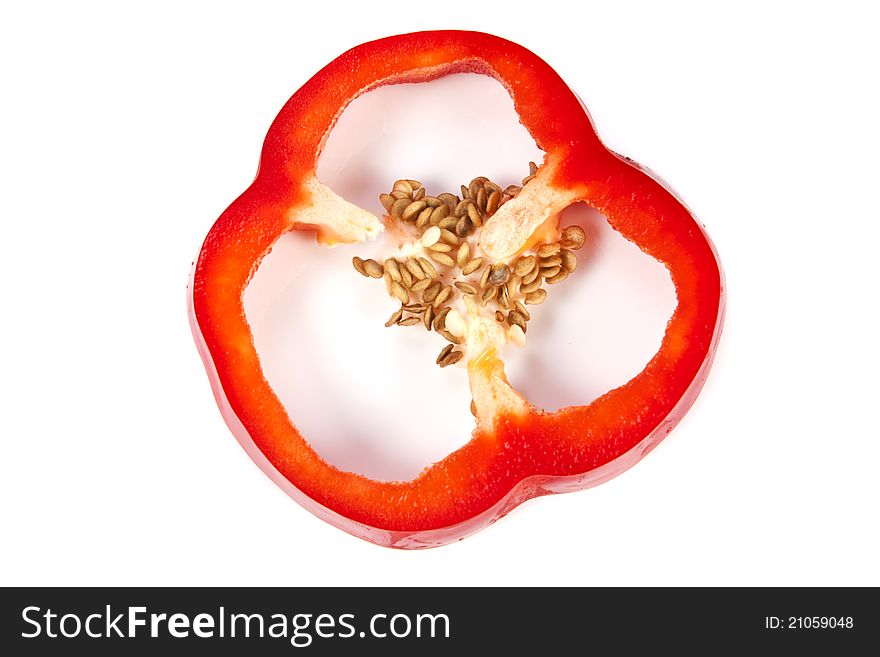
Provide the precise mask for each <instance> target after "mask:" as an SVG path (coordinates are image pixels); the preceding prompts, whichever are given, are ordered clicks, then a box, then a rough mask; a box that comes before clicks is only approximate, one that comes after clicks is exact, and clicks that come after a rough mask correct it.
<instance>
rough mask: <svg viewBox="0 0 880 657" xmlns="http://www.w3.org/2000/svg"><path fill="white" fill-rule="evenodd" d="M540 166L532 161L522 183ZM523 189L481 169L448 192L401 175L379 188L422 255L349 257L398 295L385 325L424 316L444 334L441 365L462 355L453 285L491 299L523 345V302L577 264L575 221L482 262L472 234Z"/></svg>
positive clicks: (422, 320) (479, 299) (541, 294)
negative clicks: (529, 247) (520, 249)
mask: <svg viewBox="0 0 880 657" xmlns="http://www.w3.org/2000/svg"><path fill="white" fill-rule="evenodd" d="M537 170H538V167H537V166H536V165H535V163H534V162H530V163H529V175H528V176H527V177H526V178H524V179H523V181H522V185H523V186H525V185H526V184H527V183H528V182H529V181H530V180H531V179H532V178H533V177H534V176H535V173H536V172H537ZM521 189H522V187H521V186H517V185H510V186H508V187H507V188H505V189H502V188H501V187H500V186H498V185H497V184H495V183H493V182H492V181H491V180H489V179H488V178H486V177H483V176H480V177H478V178H474V179H473V180H472V181H471V183H470V185H468V186H465V185H462V186H461V197H459V196H458V195H456V194H451V193H448V192H444V193H443V194H439V195H437V196H427V195H426V192H425V188H424V186H423V185H422V184H421V183H420V182H419V181H417V180H408V179H403V180H398V181H397V182H395V183H394V186H393V188H392V190H391V192H390V193H388V194H381V195H380V196H379V200H380V202H381V203H382V206H383V207H384V208H385V210H386V212H387V213H388V214H389V215H390V216H391V217H392V218H394V219H397V220H398V221H402V222H404V223H406V224H411V225H412V226H414V228H415V230H416V232H415V235H414V239H415V241H416V244H417V248H416V249H415V251H416V252H420V253H423V254H424V255H410V256H407V257H405V258H388V259H386V260H385V261H384V262H382V263H380V262H377V261H376V260H363V259H361V258H358V257H355V258H353V259H352V264H353V265H354V268H355V269H356V270H357V271H358V272H359V273H360V274H362V275H363V276H367V277H371V278H384V280H385V285H386V289H387V291H388V293H389V295H391V296H392V297H394V298H395V299H397V300H398V301H400V308H398V309H397V310H396V311H395V312H394V313H393V314H392V315H391V317H389V318H388V321H387V322H385V326H395V325H396V326H415V325H417V324H421V325H423V326H424V327H425V328H426V329H427V330H428V331H430V330H431V329H432V328H433V330H435V331H436V332H437V333H439V334H440V335H442V336H443V337H444V338H445V339H446V340H448V341H449V344H448V345H446V347H444V348H443V350H442V351H441V352H440V355H439V356H438V357H437V364H438V365H440V367H446V366H447V365H452V364H454V363H457V362H458V361H460V360H461V359H462V358H463V357H464V354H463V352H462V351H460V350H458V349H456V346H458V345H460V344H461V341H462V336H463V335H464V332H465V329H466V325H465V322H464V319H463V318H462V317H461V315H460V314H459V313H458V312H457V311H455V310H453V309H452V308H451V307H450V305H449V303H450V302H451V301H452V300H453V299H454V297H455V294H456V290H457V291H459V292H461V293H462V294H464V295H468V296H470V297H472V299H473V301H474V302H475V303H476V304H477V305H479V306H480V307H486V306H488V305H489V304H494V305H495V307H496V310H495V315H494V316H495V320H496V321H498V322H499V323H500V324H502V325H504V326H505V328H507V329H508V337H509V339H510V340H511V341H513V342H514V343H516V344H518V345H519V346H523V345H524V344H525V333H526V330H527V323H528V321H529V320H530V319H531V315H530V313H529V311H528V310H527V309H526V305H537V304H540V303H543V302H544V300H545V299H546V298H547V291H546V290H545V289H543V287H542V285H543V284H544V283H547V284H549V285H554V284H556V283H559V282H561V281H563V280H565V279H566V278H567V277H568V276H569V274H570V273H571V272H573V271H574V270H575V267H577V257H576V256H575V254H574V252H573V250H577V249H579V248H581V247H582V246H583V245H584V240H585V237H586V236H585V234H584V231H583V229H582V228H581V227H580V226H568V227H566V228H565V229H564V230H563V231H562V233H561V237H560V239H559V240H558V241H556V242H549V243H545V244H541V245H540V246H538V247H537V249H536V250H535V252H534V253H531V254H528V255H526V254H523V255H521V256H520V257H519V258H517V259H516V260H515V261H513V262H512V263H510V264H505V263H496V264H489V263H485V265H484V258H483V256H482V255H481V253H480V252H479V247H478V243H479V241H478V240H476V239H474V240H473V241H472V240H470V239H469V238H471V236H475V235H476V234H477V232H478V231H479V229H480V228H481V227H482V226H483V223H484V222H485V221H486V220H487V219H489V218H490V217H491V216H492V215H493V214H494V213H495V212H496V211H497V210H498V208H499V207H501V206H502V205H503V204H504V203H506V202H507V201H509V200H510V199H512V198H514V197H515V196H516V195H517V194H518V193H519V191H520V190H521ZM418 247H420V249H419V248H418ZM456 269H459V270H460V276H462V277H467V276H471V275H473V278H471V279H470V280H459V279H458V278H456Z"/></svg>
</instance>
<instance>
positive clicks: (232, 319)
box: [190, 31, 724, 548]
mask: <svg viewBox="0 0 880 657" xmlns="http://www.w3.org/2000/svg"><path fill="white" fill-rule="evenodd" d="M461 72H469V73H478V74H483V75H488V76H491V77H493V78H495V79H497V80H498V81H499V82H500V83H501V84H502V85H504V87H505V88H506V89H507V91H508V92H509V93H510V96H511V98H512V99H513V102H514V107H515V109H516V111H517V113H518V115H519V117H520V119H521V122H522V124H523V126H525V128H526V129H527V130H528V132H529V133H530V134H531V136H532V137H533V139H534V140H535V142H536V143H537V145H538V147H539V148H541V149H542V150H543V151H544V152H545V153H546V154H547V156H546V158H545V166H546V167H547V170H548V171H549V172H550V181H551V184H552V186H553V188H555V189H560V190H567V191H568V192H569V193H570V194H571V195H572V198H573V201H583V202H586V203H588V204H589V205H591V206H592V207H594V208H596V209H597V210H599V211H600V212H601V213H603V214H604V215H605V217H606V218H607V220H608V222H609V224H610V225H611V226H612V227H613V228H614V229H615V230H617V231H618V232H619V233H620V234H621V235H623V236H624V237H625V238H626V239H628V240H630V241H631V242H633V243H635V244H636V245H638V246H639V247H640V248H641V249H642V250H643V251H644V252H645V253H647V254H648V255H650V256H652V257H653V258H655V259H657V260H658V261H660V262H662V263H663V264H664V265H665V266H666V267H667V268H668V270H669V272H670V275H671V278H672V282H673V284H674V286H675V290H676V294H677V300H678V302H677V307H676V309H675V312H674V313H673V315H672V317H671V319H670V320H669V323H668V326H667V329H666V333H665V335H664V337H663V340H662V344H661V347H660V349H659V351H658V352H657V353H656V354H655V355H654V357H653V358H652V359H651V360H650V362H649V363H648V364H647V366H646V367H645V369H644V370H643V371H642V372H641V373H639V374H638V375H637V376H635V377H634V378H633V379H632V380H630V381H629V382H628V383H626V384H625V385H623V386H621V387H619V388H617V389H615V390H612V391H610V392H608V393H606V394H605V395H603V396H602V397H600V398H598V399H596V400H595V401H593V402H592V403H590V404H588V405H585V406H578V407H570V408H565V409H561V410H559V411H558V412H555V413H544V412H541V411H537V410H533V411H531V412H529V413H527V414H526V415H525V416H514V415H507V416H504V415H502V416H501V417H499V418H497V419H496V422H495V424H494V426H493V427H491V428H489V429H478V430H477V431H476V432H475V433H474V436H473V438H472V439H471V440H470V442H468V443H467V444H466V445H465V446H463V447H462V448H460V449H458V450H457V451H455V452H453V453H452V454H450V455H448V456H447V457H446V458H444V459H443V460H442V461H440V462H438V463H436V464H434V465H432V466H430V467H428V468H427V469H426V470H425V471H424V472H423V473H422V474H420V475H419V476H418V477H417V478H415V479H414V480H412V481H406V482H382V481H374V480H371V479H368V478H366V477H363V476H361V475H358V474H355V473H351V472H344V471H341V470H339V469H337V468H335V467H333V466H332V465H330V464H328V463H327V462H326V461H324V460H323V459H322V458H321V457H320V456H319V455H318V454H317V453H316V452H315V451H314V450H313V449H312V448H311V447H310V446H309V444H308V443H307V441H306V440H305V439H304V438H303V437H302V436H301V435H300V433H299V432H298V431H297V429H296V428H295V426H294V423H293V422H292V421H291V419H290V418H289V417H288V415H287V412H286V411H285V409H284V407H283V406H282V404H281V402H280V401H279V399H278V397H277V396H276V395H275V393H274V392H273V390H272V388H271V387H270V386H269V384H268V382H267V381H266V379H265V376H264V374H263V370H262V368H261V365H260V360H259V358H258V356H257V353H256V350H255V348H254V342H253V336H252V334H251V331H250V328H249V326H248V323H247V321H246V319H245V314H244V307H243V301H242V298H243V293H244V289H245V287H246V286H247V284H248V282H249V281H250V278H251V276H252V275H253V273H254V272H255V271H256V269H257V267H258V265H259V263H260V261H261V259H262V258H263V257H264V256H265V255H266V254H267V253H268V252H269V251H270V250H271V248H272V246H273V244H274V243H275V242H276V240H277V239H278V238H279V237H280V236H281V235H283V234H284V233H286V232H287V231H290V230H294V229H317V230H318V232H319V239H321V240H324V241H333V240H334V238H335V236H334V235H333V234H330V233H329V232H328V231H327V229H326V228H325V227H322V226H315V225H311V224H309V221H308V215H307V214H306V213H305V210H306V208H308V207H310V204H311V203H312V196H313V191H312V190H311V188H310V187H309V186H308V185H307V184H306V183H307V182H308V181H311V180H314V179H315V171H316V167H317V161H318V156H319V155H320V152H321V149H322V147H323V145H324V142H325V140H326V138H327V135H328V133H329V132H330V130H331V129H332V127H333V125H334V123H335V121H336V119H337V118H338V117H339V115H340V114H341V112H342V111H343V109H344V108H345V107H346V106H347V105H348V104H349V103H350V102H351V101H352V100H353V99H355V98H356V97H357V96H359V95H360V94H362V93H365V92H367V91H370V90H371V89H375V88H377V87H379V86H382V85H386V84H399V83H404V82H425V81H429V80H433V79H436V78H438V77H441V76H444V75H448V74H451V73H461ZM304 219H305V220H304ZM190 290H191V296H190V318H191V325H192V328H193V333H194V335H195V337H196V342H197V344H198V346H199V350H200V352H201V355H202V357H203V360H204V362H205V365H206V368H207V370H208V372H209V377H210V379H211V382H212V385H213V389H214V393H215V396H216V398H217V401H218V404H219V406H220V407H221V410H222V412H223V415H224V417H225V419H226V421H227V423H228V424H229V426H230V428H231V429H232V431H233V433H234V434H235V435H236V437H237V438H238V439H239V441H240V442H241V443H242V445H243V446H244V447H245V448H246V449H247V451H248V452H249V454H250V455H251V456H252V457H253V458H254V460H255V461H256V462H257V463H258V464H259V465H260V466H261V467H262V468H263V469H264V470H265V471H266V472H267V473H268V474H269V475H270V476H271V477H272V478H273V479H274V480H275V481H276V483H278V484H279V485H280V486H281V487H282V488H283V489H284V490H286V491H287V492H288V493H289V494H290V495H291V496H292V497H294V498H295V499H297V500H298V501H299V502H300V503H301V504H303V505H304V506H305V507H306V508H308V509H309V510H311V511H312V512H313V513H315V514H316V515H318V516H319V517H322V518H323V519H325V520H327V521H328V522H330V523H332V524H334V525H336V526H338V527H340V528H342V529H344V530H345V531H348V532H350V533H352V534H354V535H356V536H359V537H361V538H364V539H366V540H369V541H372V542H374V543H378V544H381V545H388V546H392V547H402V548H416V547H430V546H436V545H442V544H444V543H448V542H451V541H454V540H457V539H460V538H462V537H463V536H466V535H467V534H470V533H472V532H474V531H476V530H478V529H480V528H482V527H484V526H486V525H488V524H490V523H491V522H493V521H494V520H496V519H498V518H499V517H501V516H503V515H504V514H506V513H507V512H509V511H510V510H511V509H512V508H514V507H515V506H517V505H518V504H520V503H522V502H523V501H525V500H528V499H530V498H532V497H536V496H539V495H544V494H548V493H558V492H565V491H572V490H580V489H583V488H586V487H589V486H592V485H595V484H598V483H601V482H603V481H605V480H607V479H609V478H611V477H613V476H614V475H616V474H618V473H620V472H622V471H623V470H625V469H626V468H628V467H629V466H631V465H632V464H633V463H635V462H636V461H638V460H639V459H640V458H641V457H642V456H644V454H646V453H647V452H648V451H649V450H650V449H652V448H653V447H654V446H655V445H656V444H657V443H658V442H659V441H660V440H661V439H662V438H663V437H665V436H666V435H667V434H668V433H669V432H670V431H671V430H672V428H673V426H674V425H675V424H676V423H677V422H678V421H679V420H680V419H681V417H682V416H683V415H684V413H685V412H686V411H687V410H688V408H690V406H691V404H692V403H693V401H694V399H695V398H696V396H697V394H698V392H699V390H700V389H701V387H702V385H703V383H704V381H705V379H706V376H707V375H708V370H709V367H710V364H711V361H712V357H713V354H714V352H715V348H716V345H717V343H718V339H719V335H720V332H721V324H722V319H723V310H724V293H723V276H722V273H721V268H720V265H719V262H718V258H717V255H716V253H715V250H714V248H713V246H712V244H711V242H710V241H709V239H708V236H707V235H706V233H705V232H704V230H703V229H702V227H701V226H700V224H699V223H698V222H697V221H696V220H695V219H694V217H693V216H692V214H691V213H690V212H689V210H688V209H687V208H686V207H685V205H684V204H683V203H682V202H681V201H680V200H679V199H678V198H677V197H676V196H675V195H674V194H673V193H671V192H670V191H668V190H667V189H666V188H665V187H664V186H663V184H661V183H660V182H658V181H657V180H656V179H655V178H654V177H652V175H650V174H649V173H647V172H646V171H645V170H644V169H642V168H641V167H640V166H639V165H637V164H635V163H633V162H631V161H629V160H627V159H625V158H622V157H620V156H618V155H616V154H615V153H613V152H611V151H610V150H608V149H607V148H606V147H605V146H604V145H603V144H602V143H601V141H600V140H599V138H598V136H597V134H596V132H595V130H594V128H593V125H592V122H591V120H590V117H589V115H588V113H587V111H586V109H585V108H584V107H583V105H582V104H581V102H580V101H579V99H578V98H577V96H576V95H575V94H574V93H573V92H572V91H571V90H570V89H569V88H568V87H567V86H566V84H565V83H564V82H563V81H562V80H561V79H560V77H559V76H558V75H557V74H556V73H555V71H553V69H551V68H550V66H549V65H547V64H546V63H545V62H544V61H543V60H541V59H540V58H539V57H537V56H536V55H535V54H533V53H531V52H530V51H528V50H526V49H525V48H523V47H521V46H519V45H517V44H515V43H512V42H510V41H506V40H504V39H501V38H498V37H495V36H491V35H488V34H482V33H477V32H463V31H433V32H421V33H414V34H406V35H400V36H394V37H389V38H385V39H381V40H379V41H374V42H371V43H366V44H363V45H360V46H357V47H355V48H353V49H351V50H349V51H348V52H346V53H344V54H343V55H341V56H340V57H338V58H337V59H335V60H334V61H333V62H331V63H330V64H328V65H327V66H326V67H325V68H323V69H322V70H321V71H320V72H318V73H317V74H316V75H315V76H314V77H313V78H311V79H310V80H309V81H308V82H307V83H306V84H305V85H304V86H303V87H302V88H301V89H300V90H299V91H297V92H296V93H295V94H294V95H293V97H291V98H290V100H289V101H288V102H287V103H286V104H285V106H284V107H283V108H282V110H281V112H280V114H279V115H278V117H277V118H276V119H275V121H274V122H273V123H272V126H271V128H270V129H269V132H268V135H267V137H266V140H265V143H264V146H263V150H262V154H261V158H260V166H259V172H258V175H257V177H256V179H255V180H254V182H253V184H251V186H250V187H249V188H248V189H247V190H246V191H245V192H244V193H243V194H242V195H241V196H240V197H239V198H237V199H236V200H235V201H234V202H233V203H232V205H230V206H229V208H228V209H227V210H226V211H225V212H224V213H223V214H222V215H221V216H220V218H219V219H218V220H217V221H216V223H215V224H214V226H213V227H212V228H211V230H210V232H209V233H208V235H207V237H206V239H205V241H204V244H203V245H202V248H201V251H200V253H199V256H198V259H197V261H196V264H195V267H194V270H193V274H192V280H191V285H190Z"/></svg>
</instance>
